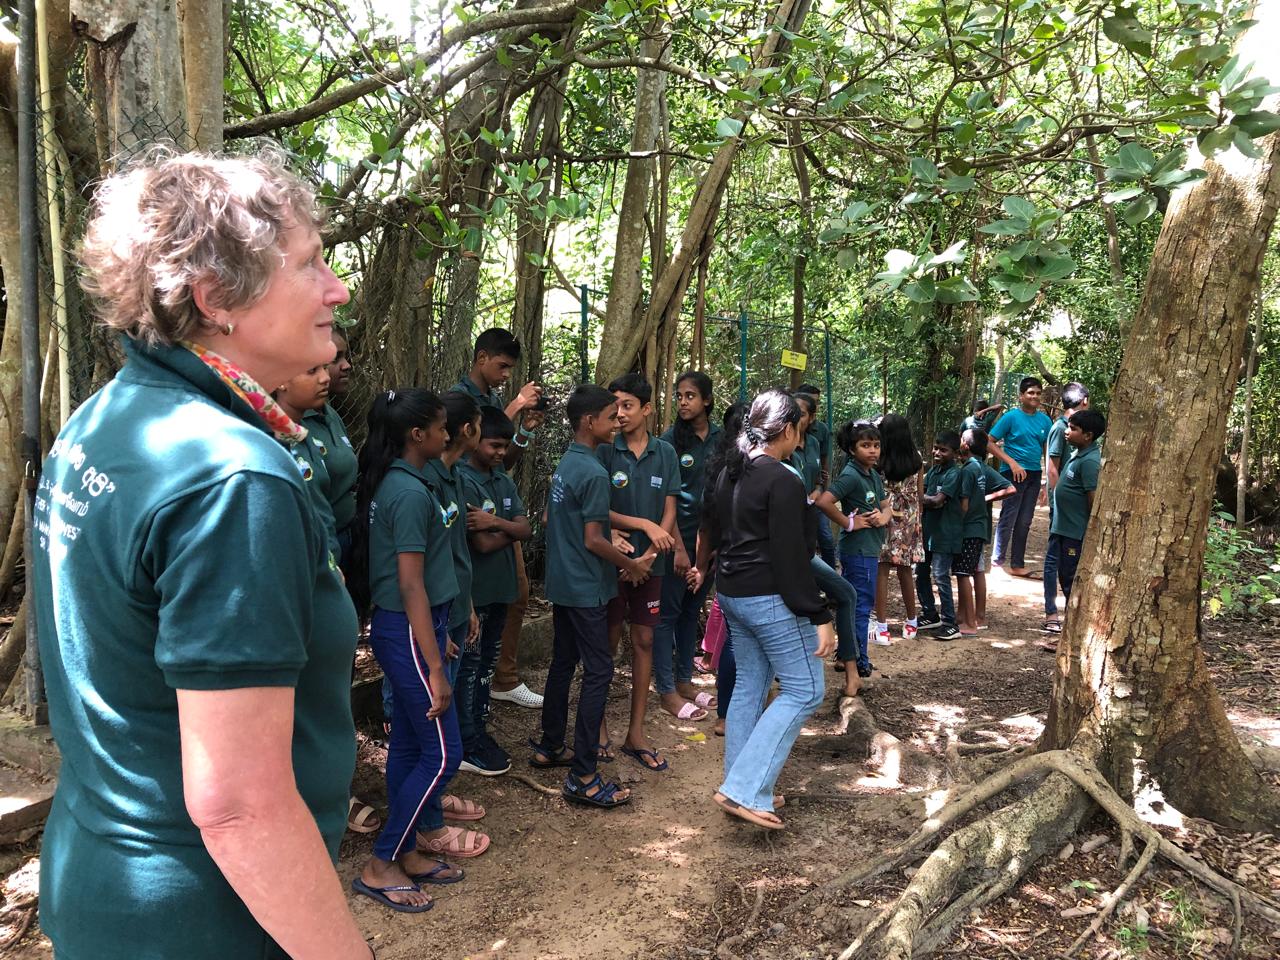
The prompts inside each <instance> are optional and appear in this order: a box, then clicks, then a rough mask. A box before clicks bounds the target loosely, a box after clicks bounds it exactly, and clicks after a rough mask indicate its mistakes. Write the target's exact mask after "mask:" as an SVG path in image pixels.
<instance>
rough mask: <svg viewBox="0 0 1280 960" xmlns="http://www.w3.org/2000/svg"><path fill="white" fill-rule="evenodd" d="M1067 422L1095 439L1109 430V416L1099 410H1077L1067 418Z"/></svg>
mask: <svg viewBox="0 0 1280 960" xmlns="http://www.w3.org/2000/svg"><path fill="white" fill-rule="evenodd" d="M1067 423H1069V424H1071V425H1072V426H1073V427H1077V428H1078V429H1080V430H1083V431H1084V432H1085V433H1087V434H1089V435H1090V436H1092V437H1093V439H1094V440H1095V441H1096V440H1097V439H1098V438H1099V437H1101V436H1102V435H1103V434H1104V433H1106V432H1107V418H1106V417H1104V416H1103V415H1102V414H1100V413H1099V412H1098V411H1097V410H1089V409H1085V410H1077V411H1076V412H1075V413H1073V414H1072V415H1071V416H1070V417H1069V418H1068V419H1067Z"/></svg>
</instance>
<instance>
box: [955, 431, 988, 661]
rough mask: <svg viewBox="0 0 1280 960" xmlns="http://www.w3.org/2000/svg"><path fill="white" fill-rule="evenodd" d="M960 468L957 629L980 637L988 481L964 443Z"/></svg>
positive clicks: (967, 635) (956, 562) (961, 447)
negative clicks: (979, 586) (978, 584)
mask: <svg viewBox="0 0 1280 960" xmlns="http://www.w3.org/2000/svg"><path fill="white" fill-rule="evenodd" d="M957 462H958V464H959V469H960V498H961V501H962V502H963V503H964V504H965V507H964V517H963V519H962V521H961V530H960V537H961V539H960V552H959V553H957V554H956V557H955V559H954V560H953V561H952V563H951V572H952V573H953V574H955V578H956V591H957V592H958V593H959V595H960V603H959V608H960V609H959V623H957V624H956V628H957V629H958V630H959V631H960V636H962V637H976V636H977V635H978V615H977V608H976V606H975V603H974V600H975V597H974V595H975V593H976V586H975V584H974V580H975V578H976V577H977V576H978V571H979V569H980V568H981V567H982V546H983V544H984V543H986V539H987V502H986V492H987V490H986V487H987V479H986V475H985V473H984V471H983V469H982V464H981V463H979V462H978V460H977V459H976V458H974V457H972V456H970V455H969V454H968V453H967V452H966V449H965V445H964V440H963V439H962V440H961V441H960V452H959V457H958V459H957Z"/></svg>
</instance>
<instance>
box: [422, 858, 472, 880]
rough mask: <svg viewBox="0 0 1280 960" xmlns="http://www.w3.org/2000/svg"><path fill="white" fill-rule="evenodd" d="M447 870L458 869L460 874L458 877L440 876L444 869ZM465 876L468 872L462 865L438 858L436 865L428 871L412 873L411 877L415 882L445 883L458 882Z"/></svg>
mask: <svg viewBox="0 0 1280 960" xmlns="http://www.w3.org/2000/svg"><path fill="white" fill-rule="evenodd" d="M446 870H457V871H458V875H457V876H456V877H443V878H442V877H440V874H442V873H444V871H446ZM464 876H466V872H465V871H464V870H463V869H462V868H461V867H454V865H453V864H451V863H449V862H448V861H447V860H437V861H436V865H435V866H434V867H432V868H431V869H430V870H428V871H427V872H426V873H413V874H410V875H409V879H410V880H412V881H413V882H414V883H437V884H445V883H457V882H458V881H459V880H461V879H462V878H463V877H464Z"/></svg>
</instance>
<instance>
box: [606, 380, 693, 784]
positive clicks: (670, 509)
mask: <svg viewBox="0 0 1280 960" xmlns="http://www.w3.org/2000/svg"><path fill="white" fill-rule="evenodd" d="M609 390H610V391H611V392H612V393H613V395H614V396H615V397H617V399H618V427H619V431H618V434H617V436H616V437H614V439H613V442H612V443H602V444H600V446H598V447H596V457H597V459H599V461H600V463H601V465H602V466H603V467H604V468H605V471H606V472H607V473H608V474H609V484H610V492H609V523H610V524H611V526H612V527H613V529H614V530H618V531H624V532H625V536H624V537H623V539H621V540H618V541H617V543H618V546H619V547H620V548H622V550H623V551H624V552H626V553H629V554H630V555H632V556H643V555H644V554H645V553H646V552H647V551H648V550H649V548H650V547H652V548H653V549H655V550H657V551H659V553H658V556H657V557H656V558H655V559H654V561H653V566H652V568H650V570H649V579H648V580H646V581H645V582H644V583H630V582H628V581H627V580H626V579H625V578H623V579H619V581H618V594H617V596H615V597H614V598H613V599H612V600H610V601H609V614H608V616H609V649H610V651H611V653H612V654H613V655H614V656H616V655H617V652H618V645H619V644H620V643H621V642H622V624H623V623H624V622H626V623H629V624H630V625H631V723H630V726H629V727H628V728H627V737H626V739H625V740H624V741H623V743H622V752H623V753H625V754H626V755H627V756H629V757H631V758H632V759H634V760H635V761H636V762H637V763H639V764H641V765H642V766H644V767H645V768H646V769H649V770H654V771H659V770H666V769H667V761H666V760H664V759H662V758H661V757H659V756H658V754H657V752H656V751H655V750H654V749H653V747H652V745H651V744H650V743H649V739H648V737H647V736H646V735H645V732H644V715H645V709H646V707H647V706H648V701H649V680H650V678H651V677H652V676H653V628H654V627H656V626H657V625H658V621H659V618H660V612H661V610H660V608H661V600H662V588H663V578H664V577H666V576H669V575H672V574H671V560H670V558H669V557H668V554H669V553H671V552H672V551H673V550H674V549H676V548H677V546H678V545H679V541H678V540H677V539H676V536H675V531H676V501H677V499H678V497H679V493H680V468H679V466H678V465H677V463H676V449H675V447H673V446H671V444H669V443H667V442H666V441H665V440H659V439H658V438H657V437H655V436H653V435H652V434H651V433H649V417H650V416H652V415H653V403H652V400H653V387H652V386H650V384H649V381H648V380H646V379H645V378H644V377H643V376H641V375H640V374H638V373H628V374H626V375H624V376H621V377H618V378H617V379H616V380H614V381H613V382H612V383H611V384H609ZM615 536H617V535H616V534H615ZM623 544H625V546H623ZM680 549H682V550H683V546H682V545H680ZM684 562H685V564H686V565H687V563H688V559H687V557H686V558H685V561H684ZM600 743H601V744H602V745H604V747H605V748H606V749H607V748H608V746H609V743H610V740H609V730H608V723H607V722H604V723H602V724H601V726H600ZM606 755H607V754H606Z"/></svg>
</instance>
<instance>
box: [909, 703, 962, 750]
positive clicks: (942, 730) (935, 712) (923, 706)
mask: <svg viewBox="0 0 1280 960" xmlns="http://www.w3.org/2000/svg"><path fill="white" fill-rule="evenodd" d="M915 712H916V713H923V714H925V715H926V716H927V717H928V718H929V721H930V724H931V729H930V730H929V731H928V732H927V733H926V735H925V740H924V742H925V743H929V744H935V743H938V742H939V741H941V740H943V739H945V735H946V734H949V733H950V732H951V731H952V730H954V729H955V728H956V727H959V726H960V725H961V724H963V723H964V722H965V717H966V714H965V708H964V707H958V706H955V705H954V704H948V703H918V704H916V706H915Z"/></svg>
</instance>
